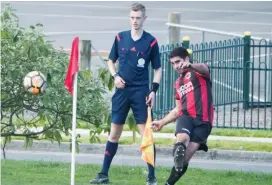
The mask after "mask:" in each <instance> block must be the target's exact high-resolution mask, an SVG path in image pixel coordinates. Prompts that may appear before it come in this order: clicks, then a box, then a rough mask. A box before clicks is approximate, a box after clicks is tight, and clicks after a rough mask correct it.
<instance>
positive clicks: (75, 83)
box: [71, 72, 78, 185]
mask: <svg viewBox="0 0 272 185" xmlns="http://www.w3.org/2000/svg"><path fill="white" fill-rule="evenodd" d="M77 74H78V72H76V73H75V74H74V79H73V81H74V82H73V117H72V156H71V185H75V173H76V170H75V154H76V111H77Z"/></svg>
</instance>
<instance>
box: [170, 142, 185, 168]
mask: <svg viewBox="0 0 272 185" xmlns="http://www.w3.org/2000/svg"><path fill="white" fill-rule="evenodd" d="M185 151H186V146H185V145H184V144H183V143H182V142H177V143H176V144H175V146H174V150H173V157H174V167H175V170H176V171H177V172H181V171H182V168H183V163H184V156H185Z"/></svg>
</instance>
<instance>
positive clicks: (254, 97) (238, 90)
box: [213, 80, 265, 102]
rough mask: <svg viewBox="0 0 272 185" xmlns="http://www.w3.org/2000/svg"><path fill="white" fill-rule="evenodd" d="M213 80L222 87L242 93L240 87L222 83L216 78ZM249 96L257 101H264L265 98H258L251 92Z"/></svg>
mask: <svg viewBox="0 0 272 185" xmlns="http://www.w3.org/2000/svg"><path fill="white" fill-rule="evenodd" d="M213 82H215V83H217V84H219V85H221V86H223V87H225V88H227V89H230V90H232V91H236V92H238V93H240V94H243V91H241V90H240V89H237V88H234V87H232V86H230V85H227V84H225V83H222V82H220V81H218V80H213ZM249 96H250V97H253V99H255V100H257V101H261V102H265V100H264V99H263V98H261V97H260V98H259V97H258V96H255V95H252V94H249Z"/></svg>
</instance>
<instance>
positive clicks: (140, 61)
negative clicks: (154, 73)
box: [137, 58, 145, 68]
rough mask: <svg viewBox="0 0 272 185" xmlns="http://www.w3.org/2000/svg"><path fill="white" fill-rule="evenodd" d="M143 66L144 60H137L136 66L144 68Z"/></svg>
mask: <svg viewBox="0 0 272 185" xmlns="http://www.w3.org/2000/svg"><path fill="white" fill-rule="evenodd" d="M144 64H145V60H144V59H143V58H139V60H138V64H137V66H138V67H142V68H144Z"/></svg>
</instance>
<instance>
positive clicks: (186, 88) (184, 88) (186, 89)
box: [179, 81, 194, 97]
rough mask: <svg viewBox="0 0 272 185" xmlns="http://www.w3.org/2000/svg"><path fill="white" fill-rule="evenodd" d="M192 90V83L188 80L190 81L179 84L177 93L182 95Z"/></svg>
mask: <svg viewBox="0 0 272 185" xmlns="http://www.w3.org/2000/svg"><path fill="white" fill-rule="evenodd" d="M192 90H194V86H193V83H192V82H191V81H190V82H188V83H186V84H184V85H182V86H180V88H179V95H180V96H181V97H182V96H184V95H185V94H187V93H189V92H191V91H192Z"/></svg>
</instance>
